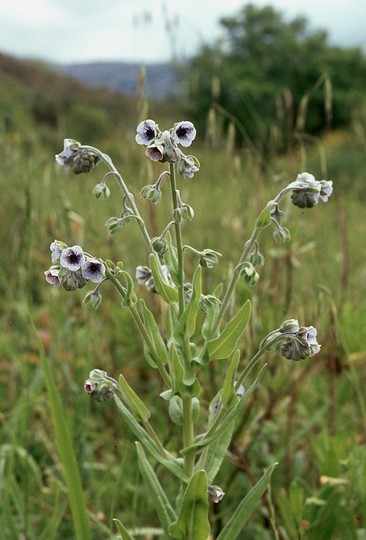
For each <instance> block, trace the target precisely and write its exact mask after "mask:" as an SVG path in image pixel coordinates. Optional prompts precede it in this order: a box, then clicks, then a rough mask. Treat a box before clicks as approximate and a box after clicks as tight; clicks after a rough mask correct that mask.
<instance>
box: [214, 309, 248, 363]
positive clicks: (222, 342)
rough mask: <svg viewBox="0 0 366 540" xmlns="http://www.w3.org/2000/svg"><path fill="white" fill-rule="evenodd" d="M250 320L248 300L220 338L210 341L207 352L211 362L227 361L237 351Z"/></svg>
mask: <svg viewBox="0 0 366 540" xmlns="http://www.w3.org/2000/svg"><path fill="white" fill-rule="evenodd" d="M249 318H250V302H249V300H247V301H246V302H245V304H244V305H243V306H242V307H241V309H240V310H239V311H238V313H237V314H236V315H235V317H234V318H233V319H232V320H231V321H229V322H228V323H227V324H226V326H225V328H224V330H223V331H222V333H221V334H220V335H219V337H218V338H216V339H214V340H212V341H209V342H208V345H207V351H208V354H209V357H210V360H225V359H226V358H228V357H229V356H230V355H231V354H232V353H233V352H234V350H235V348H236V344H237V342H238V340H239V338H240V336H241V335H242V333H243V332H244V330H245V328H246V326H247V324H248V321H249Z"/></svg>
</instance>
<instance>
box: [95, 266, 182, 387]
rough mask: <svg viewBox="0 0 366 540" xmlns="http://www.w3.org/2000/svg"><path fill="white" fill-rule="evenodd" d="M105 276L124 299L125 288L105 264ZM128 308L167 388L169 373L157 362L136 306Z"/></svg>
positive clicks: (152, 345) (157, 357)
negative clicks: (152, 354)
mask: <svg viewBox="0 0 366 540" xmlns="http://www.w3.org/2000/svg"><path fill="white" fill-rule="evenodd" d="M106 276H107V278H108V279H110V281H111V282H112V283H113V285H114V286H115V287H116V289H117V291H118V292H119V294H120V295H121V297H122V298H123V299H124V298H125V296H126V290H125V288H124V287H123V285H122V284H121V283H120V282H119V281H118V279H117V278H116V276H114V275H113V273H112V272H111V271H110V270H109V268H108V267H107V266H106ZM128 307H129V309H130V312H131V314H132V317H133V320H134V321H135V324H136V326H137V328H138V330H139V332H140V335H141V337H142V339H143V340H144V341H145V343H146V345H147V347H148V349H149V350H150V351H154V352H155V354H154V359H155V360H156V361H157V366H158V369H159V372H160V374H161V376H162V378H163V380H164V382H165V384H166V385H167V386H168V388H170V387H171V384H172V382H171V378H170V375H169V373H168V372H167V370H166V369H165V367H164V365H163V364H162V363H159V360H158V359H159V355H158V354H157V353H156V351H155V347H154V344H153V342H152V341H151V338H150V336H149V334H148V333H147V331H146V328H145V326H144V323H143V321H142V320H141V317H140V315H139V312H138V311H137V309H136V306H134V305H133V304H131V305H130V306H128Z"/></svg>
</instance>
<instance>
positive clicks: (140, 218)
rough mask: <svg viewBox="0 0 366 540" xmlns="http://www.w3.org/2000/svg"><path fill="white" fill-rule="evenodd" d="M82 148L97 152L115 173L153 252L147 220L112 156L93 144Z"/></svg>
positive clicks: (145, 239)
mask: <svg viewBox="0 0 366 540" xmlns="http://www.w3.org/2000/svg"><path fill="white" fill-rule="evenodd" d="M82 148H84V149H85V150H89V151H91V152H93V153H95V154H96V155H97V156H98V157H99V159H100V160H101V161H103V163H104V164H105V165H106V166H107V167H108V169H109V170H110V171H111V173H112V174H113V175H114V177H115V178H116V180H117V183H118V185H119V186H120V188H121V190H122V192H123V193H124V195H125V197H126V199H127V201H128V204H129V206H130V207H131V209H132V211H133V213H134V215H135V216H136V218H137V223H138V225H139V227H140V230H141V233H142V236H143V238H144V241H145V244H146V246H147V248H148V250H149V252H152V247H151V238H150V235H149V233H148V232H147V229H146V226H145V222H144V220H143V219H142V217H141V215H140V212H139V211H138V208H137V206H136V203H135V199H134V197H133V195H132V193H131V192H130V191H129V189H128V187H127V185H126V183H125V181H124V180H123V178H122V176H121V174H120V173H119V172H118V171H117V169H116V167H115V166H114V164H113V161H112V160H111V158H110V157H109V156H108V155H107V154H104V153H103V152H101V151H100V150H98V148H94V147H93V146H84V145H83V146H82Z"/></svg>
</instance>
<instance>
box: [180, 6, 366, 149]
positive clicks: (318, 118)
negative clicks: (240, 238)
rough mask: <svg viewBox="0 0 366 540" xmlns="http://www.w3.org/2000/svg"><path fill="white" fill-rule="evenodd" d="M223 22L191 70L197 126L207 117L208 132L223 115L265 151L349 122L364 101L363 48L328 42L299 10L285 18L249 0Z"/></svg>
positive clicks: (243, 140)
mask: <svg viewBox="0 0 366 540" xmlns="http://www.w3.org/2000/svg"><path fill="white" fill-rule="evenodd" d="M221 25H222V29H223V31H224V34H225V47H224V48H221V47H220V46H219V45H213V46H205V47H204V48H202V50H201V52H200V53H199V54H198V55H197V56H196V57H195V58H194V59H193V60H192V61H191V64H190V67H189V71H188V73H189V77H190V80H191V84H190V87H189V99H190V102H189V103H190V112H191V114H192V116H193V118H194V120H195V122H196V123H197V125H198V126H199V127H200V128H201V130H202V131H203V129H204V128H205V123H206V119H207V118H209V122H208V133H207V136H208V138H209V140H212V139H215V134H214V133H212V131H217V130H219V129H220V122H218V120H217V116H222V117H223V119H224V124H225V125H227V124H228V121H229V120H230V121H231V122H233V123H234V125H235V127H236V131H237V140H238V141H239V142H240V143H241V144H243V143H244V144H246V145H248V144H249V145H253V146H256V147H257V148H260V149H262V151H263V150H265V151H266V152H267V153H268V151H269V150H271V151H273V150H276V149H280V150H281V149H284V148H291V147H292V145H293V143H294V139H295V138H296V137H297V136H299V135H301V134H302V133H303V132H304V131H305V132H307V133H311V134H316V133H319V132H320V131H322V130H324V128H326V127H327V126H329V125H330V123H331V124H332V126H333V127H340V126H342V125H345V124H346V123H349V122H350V121H351V111H352V110H355V108H356V107H359V106H360V105H361V104H362V102H363V99H364V92H363V88H364V81H365V78H366V59H365V56H364V54H363V52H362V51H361V49H342V48H339V47H335V46H331V45H329V44H328V41H327V34H326V32H324V31H312V30H311V29H309V25H308V22H307V21H306V19H304V18H303V17H297V18H295V19H293V20H291V21H287V20H286V19H285V18H284V16H283V14H282V13H281V12H278V11H276V10H275V9H274V8H272V7H270V6H266V7H263V8H260V7H256V6H254V5H253V4H248V5H247V6H245V7H244V8H243V9H242V10H241V11H240V12H239V13H238V14H237V15H236V16H234V17H226V18H224V19H222V20H221ZM309 103H311V107H310V106H308V105H309ZM346 104H347V105H346ZM212 107H213V109H212ZM210 109H211V111H212V112H211V113H210V114H211V116H209V117H208V115H209V111H210ZM215 110H216V115H215V116H216V120H214V116H213V114H214V111H215ZM221 124H222V122H221Z"/></svg>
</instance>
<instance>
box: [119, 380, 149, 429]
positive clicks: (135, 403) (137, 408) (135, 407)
mask: <svg viewBox="0 0 366 540" xmlns="http://www.w3.org/2000/svg"><path fill="white" fill-rule="evenodd" d="M119 386H120V388H121V392H122V395H123V399H124V400H125V401H126V402H127V404H128V406H129V407H130V409H131V411H132V412H133V414H134V415H135V416H136V417H138V418H140V419H141V420H142V422H146V421H147V420H148V419H149V418H150V416H151V413H150V411H149V409H148V408H147V407H146V405H145V403H143V402H142V401H141V399H140V398H139V396H138V395H137V394H136V392H135V391H134V390H132V388H131V386H130V385H129V384H128V382H127V381H126V379H125V378H124V376H123V375H122V374H120V376H119Z"/></svg>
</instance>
